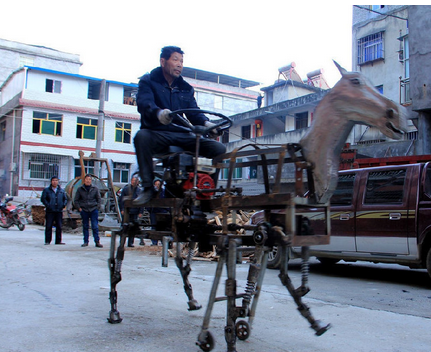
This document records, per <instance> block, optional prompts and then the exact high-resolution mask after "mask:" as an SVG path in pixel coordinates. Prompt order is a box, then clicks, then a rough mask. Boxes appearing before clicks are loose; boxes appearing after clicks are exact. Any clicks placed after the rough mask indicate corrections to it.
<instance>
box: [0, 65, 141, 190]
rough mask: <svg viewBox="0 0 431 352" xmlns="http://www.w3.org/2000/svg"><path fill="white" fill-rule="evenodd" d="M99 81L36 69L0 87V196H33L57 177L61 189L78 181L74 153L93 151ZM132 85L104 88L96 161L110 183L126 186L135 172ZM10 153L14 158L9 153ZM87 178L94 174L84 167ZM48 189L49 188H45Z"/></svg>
mask: <svg viewBox="0 0 431 352" xmlns="http://www.w3.org/2000/svg"><path fill="white" fill-rule="evenodd" d="M101 82H102V80H100V79H96V78H92V77H86V76H81V75H78V74H70V73H65V72H60V71H54V70H48V69H43V68H37V67H27V66H25V67H23V68H21V69H18V70H16V71H15V72H14V73H13V74H12V75H11V76H10V77H9V78H8V79H7V80H6V81H5V82H4V83H3V85H2V86H1V87H0V90H1V92H2V96H1V118H0V124H1V127H2V130H1V131H2V135H1V136H0V146H1V149H0V170H2V171H3V174H2V175H0V177H1V178H0V180H1V181H0V193H1V194H4V193H10V194H13V195H19V196H34V195H35V194H34V192H36V193H37V192H40V191H41V190H42V189H43V188H44V187H46V185H47V180H48V181H49V179H50V178H51V176H53V175H58V176H59V178H60V180H61V181H62V183H66V182H68V181H70V180H71V179H73V178H75V177H77V176H79V175H80V167H79V156H78V151H79V150H82V151H83V152H84V153H85V154H86V155H89V154H90V153H91V152H95V151H96V139H97V128H98V127H97V124H98V117H99V100H98V99H99V92H100V87H101ZM136 88H137V87H136V85H133V84H125V83H120V82H114V81H107V82H106V99H105V100H106V101H105V107H104V111H105V119H104V131H103V140H102V142H101V155H100V157H101V158H106V159H108V160H109V161H110V166H111V169H112V170H113V179H114V182H116V183H126V182H128V180H129V179H130V176H131V173H133V172H134V171H136V164H135V162H136V158H135V152H134V147H133V142H132V136H133V135H134V134H135V133H136V132H137V130H138V129H139V126H140V116H139V114H138V113H137V110H136V106H134V105H129V104H130V99H131V92H132V91H136ZM12 151H13V152H12ZM87 171H88V172H94V168H93V167H92V165H88V170H87ZM48 183H49V182H48Z"/></svg>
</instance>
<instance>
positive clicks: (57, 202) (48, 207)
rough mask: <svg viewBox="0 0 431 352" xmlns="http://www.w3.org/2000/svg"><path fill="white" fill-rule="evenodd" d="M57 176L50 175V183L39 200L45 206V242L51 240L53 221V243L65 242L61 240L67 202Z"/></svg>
mask: <svg viewBox="0 0 431 352" xmlns="http://www.w3.org/2000/svg"><path fill="white" fill-rule="evenodd" d="M58 181H59V180H58V177H57V176H52V177H51V185H50V186H49V187H46V188H45V189H44V190H43V192H42V197H41V199H40V201H41V202H42V203H43V205H44V206H45V244H46V245H48V244H50V243H51V240H52V226H53V225H54V223H55V244H65V243H63V242H61V234H62V225H63V209H64V207H65V206H66V204H67V197H66V192H64V190H63V188H61V187H60V185H59V184H58Z"/></svg>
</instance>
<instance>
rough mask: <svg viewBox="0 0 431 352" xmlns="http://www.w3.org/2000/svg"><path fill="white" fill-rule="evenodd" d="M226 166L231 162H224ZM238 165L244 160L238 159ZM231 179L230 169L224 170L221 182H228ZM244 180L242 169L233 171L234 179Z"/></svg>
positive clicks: (238, 168) (221, 174)
mask: <svg viewBox="0 0 431 352" xmlns="http://www.w3.org/2000/svg"><path fill="white" fill-rule="evenodd" d="M223 162H224V163H226V164H229V163H230V160H224V161H223ZM236 162H237V163H241V162H242V159H237V160H236ZM228 177H229V168H226V169H222V172H220V179H221V180H227V179H228ZM241 178H242V167H237V168H235V169H234V170H233V175H232V179H241Z"/></svg>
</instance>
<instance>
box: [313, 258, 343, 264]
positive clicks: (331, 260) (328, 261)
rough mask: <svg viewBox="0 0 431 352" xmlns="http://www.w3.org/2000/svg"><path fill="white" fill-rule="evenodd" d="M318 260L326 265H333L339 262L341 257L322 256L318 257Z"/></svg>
mask: <svg viewBox="0 0 431 352" xmlns="http://www.w3.org/2000/svg"><path fill="white" fill-rule="evenodd" d="M317 260H318V261H319V262H320V263H321V264H322V265H324V266H331V265H334V264H337V263H338V262H339V261H340V259H335V258H321V257H317Z"/></svg>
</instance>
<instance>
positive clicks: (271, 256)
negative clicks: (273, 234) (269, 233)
mask: <svg viewBox="0 0 431 352" xmlns="http://www.w3.org/2000/svg"><path fill="white" fill-rule="evenodd" d="M289 258H290V250H288V251H287V261H289ZM280 262H281V251H279V249H278V246H273V247H272V250H271V251H270V252H269V253H268V264H267V265H266V267H267V268H268V269H278V268H279V267H280V264H281V263H280Z"/></svg>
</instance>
